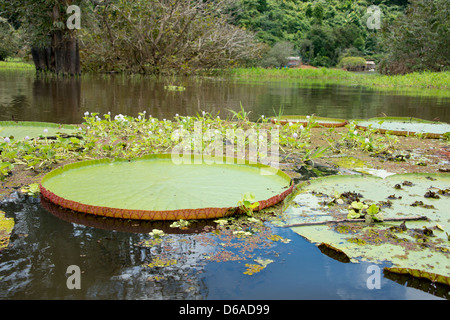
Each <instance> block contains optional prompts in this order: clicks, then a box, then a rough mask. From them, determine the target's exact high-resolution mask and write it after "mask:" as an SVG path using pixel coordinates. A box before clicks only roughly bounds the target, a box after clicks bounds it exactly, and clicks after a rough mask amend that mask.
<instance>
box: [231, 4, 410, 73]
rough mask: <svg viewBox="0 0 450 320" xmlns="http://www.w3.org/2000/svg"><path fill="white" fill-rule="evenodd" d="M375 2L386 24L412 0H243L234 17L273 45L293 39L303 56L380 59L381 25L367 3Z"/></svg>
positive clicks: (327, 61)
mask: <svg viewBox="0 0 450 320" xmlns="http://www.w3.org/2000/svg"><path fill="white" fill-rule="evenodd" d="M373 4H375V5H378V6H379V8H380V10H381V12H382V21H381V23H382V25H384V24H389V23H390V21H391V20H392V19H393V18H395V17H396V16H397V15H398V14H399V13H400V12H402V11H403V10H404V7H405V5H406V4H407V1H375V2H374V1H368V0H362V1H340V0H327V1H313V0H305V1H295V0H285V1H277V0H239V1H237V4H236V5H235V8H234V11H233V18H234V20H233V23H235V24H236V25H238V26H242V27H245V28H246V29H247V30H251V31H254V32H255V33H256V36H257V38H258V39H260V40H261V41H262V42H264V43H266V44H268V45H270V46H271V47H273V46H274V45H275V44H276V43H279V42H283V41H288V42H290V43H292V44H293V45H294V49H295V50H297V51H299V52H300V54H301V56H302V61H303V62H306V63H309V64H311V65H314V66H325V67H329V66H334V65H336V64H337V63H338V61H339V58H340V57H341V56H344V55H346V54H348V53H350V54H351V55H356V56H364V57H372V58H374V59H377V60H378V55H380V54H382V53H383V51H382V47H381V46H380V38H379V32H378V30H376V29H375V30H371V29H368V28H367V21H368V19H369V18H370V15H369V14H368V13H367V9H368V7H369V6H371V5H373Z"/></svg>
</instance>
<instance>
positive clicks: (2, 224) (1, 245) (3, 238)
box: [0, 210, 14, 252]
mask: <svg viewBox="0 0 450 320" xmlns="http://www.w3.org/2000/svg"><path fill="white" fill-rule="evenodd" d="M13 228H14V219H13V218H6V217H5V213H4V212H3V211H1V210H0V252H1V251H2V250H3V249H5V248H7V247H8V244H9V237H10V235H11V232H12V229H13Z"/></svg>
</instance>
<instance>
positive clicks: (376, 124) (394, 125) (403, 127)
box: [355, 117, 450, 138]
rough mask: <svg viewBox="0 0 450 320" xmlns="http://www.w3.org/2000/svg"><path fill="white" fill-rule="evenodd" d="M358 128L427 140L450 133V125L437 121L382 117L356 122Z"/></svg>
mask: <svg viewBox="0 0 450 320" xmlns="http://www.w3.org/2000/svg"><path fill="white" fill-rule="evenodd" d="M355 123H356V127H357V128H360V129H364V130H365V129H367V128H369V127H371V128H372V129H376V130H377V131H378V132H380V133H386V132H389V133H391V134H395V135H403V136H408V135H420V136H423V137H426V138H440V137H442V136H443V135H444V134H446V133H448V132H450V124H448V123H444V122H437V121H427V120H422V119H416V118H404V117H380V118H371V119H367V120H355Z"/></svg>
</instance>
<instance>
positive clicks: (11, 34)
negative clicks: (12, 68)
mask: <svg viewBox="0 0 450 320" xmlns="http://www.w3.org/2000/svg"><path fill="white" fill-rule="evenodd" d="M19 49H20V46H19V36H18V35H17V32H16V30H14V28H13V27H12V26H11V25H10V24H9V23H8V21H7V20H6V19H4V18H1V17H0V61H5V60H6V58H9V57H12V56H14V55H15V54H16V53H17V52H18V51H19Z"/></svg>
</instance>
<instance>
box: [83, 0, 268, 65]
mask: <svg viewBox="0 0 450 320" xmlns="http://www.w3.org/2000/svg"><path fill="white" fill-rule="evenodd" d="M225 9H226V1H214V2H211V1H196V2H192V1H187V0H164V1H145V0H138V1H111V2H107V3H105V4H103V5H97V6H96V7H95V8H94V11H93V12H94V23H92V27H91V28H89V29H86V30H82V32H83V33H82V40H83V42H84V44H85V46H84V49H83V50H82V52H81V56H82V63H83V66H84V68H85V69H86V70H93V71H116V72H123V71H127V72H140V73H164V72H165V73H167V72H179V73H191V72H193V71H195V70H197V69H202V68H205V69H210V68H226V67H229V66H234V65H236V64H237V63H240V62H245V60H246V59H253V58H255V57H257V56H258V54H259V50H260V46H259V45H258V44H257V43H256V42H255V41H254V40H253V35H252V34H251V33H249V32H247V31H245V30H243V29H241V28H239V27H236V26H233V25H231V24H229V23H228V22H227V18H226V17H227V15H226V12H225Z"/></svg>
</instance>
